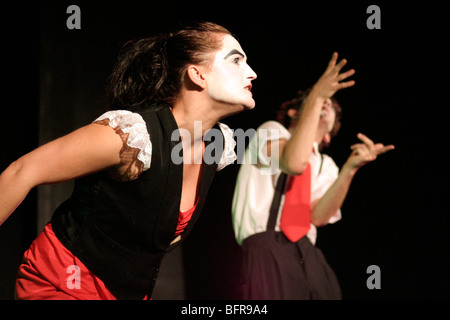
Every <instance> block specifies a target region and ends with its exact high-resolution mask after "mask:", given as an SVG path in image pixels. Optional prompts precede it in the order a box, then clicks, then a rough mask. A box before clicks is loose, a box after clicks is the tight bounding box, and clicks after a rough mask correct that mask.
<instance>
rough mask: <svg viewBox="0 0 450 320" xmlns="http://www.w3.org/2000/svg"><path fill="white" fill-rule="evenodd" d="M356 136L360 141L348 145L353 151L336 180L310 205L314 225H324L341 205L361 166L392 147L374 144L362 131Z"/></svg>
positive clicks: (392, 147)
mask: <svg viewBox="0 0 450 320" xmlns="http://www.w3.org/2000/svg"><path fill="white" fill-rule="evenodd" d="M358 138H359V139H360V140H361V141H362V143H357V144H354V145H352V146H351V147H350V148H351V149H352V150H353V151H352V153H351V154H350V156H349V157H348V159H347V161H346V162H345V164H344V165H343V167H342V170H341V172H340V173H339V176H338V178H337V179H336V181H335V182H334V183H333V184H332V185H331V187H330V188H329V189H328V190H327V192H326V193H325V194H324V195H323V197H322V198H321V199H320V200H318V201H316V202H315V203H313V204H312V206H311V209H312V210H311V222H312V224H314V225H315V226H323V225H326V224H327V223H328V221H329V220H330V218H331V217H332V216H333V215H334V213H335V212H336V211H337V210H338V209H339V208H340V207H341V206H342V204H343V203H344V200H345V197H346V196H347V193H348V190H349V188H350V184H351V182H352V180H353V177H354V176H355V174H356V172H357V171H358V170H359V169H360V168H361V167H362V166H364V165H365V164H367V163H369V162H372V161H374V160H375V159H376V158H377V156H379V155H380V154H383V153H386V152H388V151H390V150H393V149H394V146H393V145H388V146H385V145H383V144H382V143H376V144H375V143H373V141H372V140H370V139H369V138H368V137H367V136H365V135H364V134H362V133H358Z"/></svg>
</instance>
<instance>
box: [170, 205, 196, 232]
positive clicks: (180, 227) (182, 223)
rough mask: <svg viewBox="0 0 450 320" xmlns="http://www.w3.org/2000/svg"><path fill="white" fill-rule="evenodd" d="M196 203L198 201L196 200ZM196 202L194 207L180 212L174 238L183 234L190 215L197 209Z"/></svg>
mask: <svg viewBox="0 0 450 320" xmlns="http://www.w3.org/2000/svg"><path fill="white" fill-rule="evenodd" d="M197 202H198V199H197ZM197 202H196V203H195V205H194V206H193V207H192V208H191V209H189V210H187V211H184V212H183V211H180V214H179V215H178V224H177V229H176V230H175V237H176V236H178V235H180V234H182V233H183V232H184V229H186V226H187V225H188V223H189V221H190V220H191V218H192V214H193V213H194V211H195V208H196V207H197Z"/></svg>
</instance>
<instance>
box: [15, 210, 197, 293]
mask: <svg viewBox="0 0 450 320" xmlns="http://www.w3.org/2000/svg"><path fill="white" fill-rule="evenodd" d="M195 208H196V205H194V207H192V208H191V209H190V210H188V211H185V212H181V211H180V215H179V216H178V225H177V229H176V232H175V237H177V236H178V235H180V234H182V233H183V231H184V229H185V228H186V226H187V224H188V222H189V220H190V219H191V217H192V214H193V213H194V211H195ZM16 298H17V299H20V300H116V297H114V295H113V294H112V293H111V292H110V291H109V290H108V288H106V286H105V284H104V283H103V281H102V280H100V279H99V278H98V277H96V276H95V274H93V273H92V272H91V271H90V270H89V269H88V268H87V267H86V266H85V265H84V264H83V263H82V262H81V261H80V260H79V259H78V258H77V257H76V256H74V255H73V254H72V252H70V251H69V250H68V249H67V248H66V247H64V246H63V244H62V243H61V242H60V241H59V240H58V238H57V237H56V235H55V233H54V232H53V229H52V225H51V224H50V223H49V224H47V225H46V226H45V228H44V230H43V231H42V233H41V234H40V235H39V236H38V237H37V238H36V239H35V240H34V241H33V243H32V244H31V246H30V248H29V249H28V250H27V251H26V252H25V254H24V256H23V261H22V264H21V265H20V267H19V271H18V275H17V280H16ZM144 299H146V297H145V298H144Z"/></svg>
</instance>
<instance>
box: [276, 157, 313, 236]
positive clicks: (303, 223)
mask: <svg viewBox="0 0 450 320" xmlns="http://www.w3.org/2000/svg"><path fill="white" fill-rule="evenodd" d="M310 207H311V166H310V165H309V163H308V165H307V166H306V169H305V171H304V172H303V173H302V174H301V175H298V176H291V177H290V179H289V180H288V183H287V186H286V196H285V198H284V206H283V211H282V214H281V219H280V229H281V231H283V233H284V235H285V236H286V237H287V238H288V239H289V240H290V241H292V242H297V241H298V240H299V239H300V238H302V237H303V236H304V235H305V234H307V233H308V231H309V228H310V227H311V220H310Z"/></svg>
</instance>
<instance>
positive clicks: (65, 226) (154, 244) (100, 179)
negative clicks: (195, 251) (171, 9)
mask: <svg viewBox="0 0 450 320" xmlns="http://www.w3.org/2000/svg"><path fill="white" fill-rule="evenodd" d="M139 113H140V114H141V116H142V117H143V119H144V120H145V122H146V125H147V130H148V132H149V135H150V140H151V142H152V159H151V167H150V169H148V170H147V171H144V172H143V173H142V174H141V176H140V177H139V178H137V179H136V180H133V181H129V182H120V181H116V180H114V179H112V178H110V177H109V176H107V175H106V174H104V173H102V172H101V173H97V174H94V175H90V176H87V177H84V178H81V179H78V180H77V181H76V182H75V188H74V192H73V194H72V196H71V198H70V199H69V200H67V201H66V202H64V203H63V204H62V205H61V206H60V207H59V208H58V209H57V210H56V212H55V214H54V216H53V218H52V226H53V230H54V232H55V234H56V236H57V237H58V238H59V240H60V241H61V242H62V243H63V244H64V246H66V247H67V248H68V249H69V250H70V251H71V252H72V253H73V254H75V255H76V256H77V257H78V258H79V259H80V260H81V261H82V262H83V263H84V264H85V265H86V266H87V267H88V268H89V269H90V270H91V271H92V272H94V274H95V275H96V276H98V277H99V278H100V279H102V281H103V282H104V283H105V285H106V286H107V287H108V289H109V290H110V291H111V292H112V293H113V294H114V295H115V296H116V297H117V298H118V299H142V298H144V297H145V296H146V295H147V296H148V297H150V296H151V293H152V291H153V287H154V285H155V281H156V277H157V274H158V271H159V266H160V264H161V261H162V259H163V257H164V255H165V253H166V252H168V251H169V250H171V249H172V248H173V247H174V246H176V245H179V244H180V243H181V241H183V240H184V239H185V238H186V236H187V235H188V234H189V232H190V230H191V229H192V226H193V224H194V223H195V221H196V220H197V219H198V217H199V215H200V212H201V210H202V209H203V206H204V203H205V198H206V195H207V192H208V190H209V186H210V184H211V182H212V179H213V177H214V175H215V172H216V169H217V164H210V165H208V164H204V165H203V170H202V177H201V187H200V191H199V200H198V203H197V207H196V210H195V211H194V213H193V216H192V218H191V221H190V222H189V224H188V226H187V227H186V230H185V232H184V234H183V236H182V240H181V241H179V242H178V243H176V244H175V245H170V242H171V241H172V240H173V239H174V234H175V230H176V225H177V221H178V215H179V207H180V199H181V186H182V178H183V164H182V163H181V164H178V165H177V164H175V163H174V162H173V161H171V152H172V149H173V148H174V147H175V146H176V145H177V144H178V143H180V140H177V141H171V139H172V133H173V131H174V130H176V129H178V127H177V124H176V122H175V119H174V118H173V115H172V113H171V111H170V109H169V108H168V107H166V106H164V107H156V108H155V107H154V108H147V109H146V110H145V111H139ZM206 144H208V142H206ZM219 150H220V149H219Z"/></svg>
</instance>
